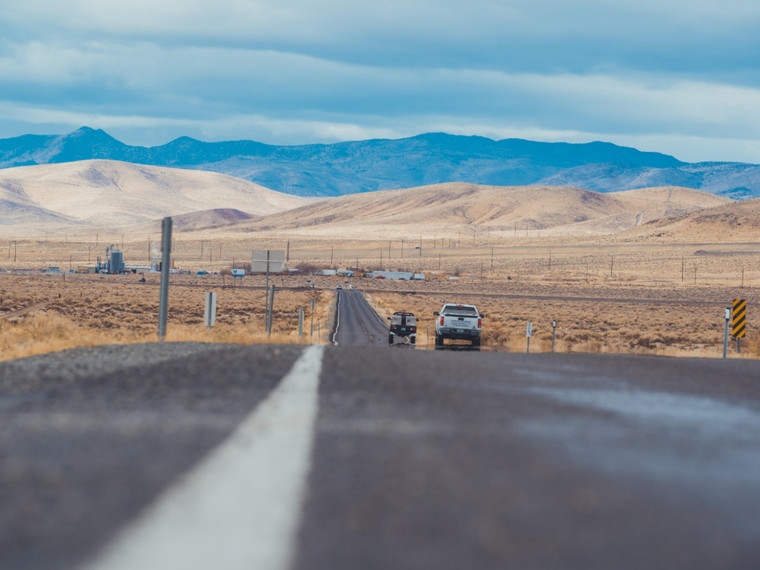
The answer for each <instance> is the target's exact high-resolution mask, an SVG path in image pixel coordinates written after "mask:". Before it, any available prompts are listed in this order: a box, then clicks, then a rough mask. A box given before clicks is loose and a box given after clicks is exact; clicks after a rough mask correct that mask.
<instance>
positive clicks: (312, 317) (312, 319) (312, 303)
mask: <svg viewBox="0 0 760 570" xmlns="http://www.w3.org/2000/svg"><path fill="white" fill-rule="evenodd" d="M313 336H314V299H312V300H311V329H310V330H309V344H311V337H313Z"/></svg>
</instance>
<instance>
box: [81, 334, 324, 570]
mask: <svg viewBox="0 0 760 570" xmlns="http://www.w3.org/2000/svg"><path fill="white" fill-rule="evenodd" d="M323 352H324V348H323V347H322V346H319V345H314V346H310V347H308V348H306V349H305V350H304V352H303V353H302V355H301V357H300V358H299V359H298V360H297V361H296V363H295V364H294V365H293V368H292V369H291V370H290V372H289V373H288V374H287V375H286V376H285V377H284V378H283V379H282V381H281V382H280V384H279V385H278V386H277V388H275V390H274V391H273V392H272V393H271V394H270V395H269V396H268V397H267V399H266V400H265V401H264V402H262V403H261V404H260V405H259V406H258V407H257V408H256V409H255V410H254V411H253V412H252V413H251V414H250V415H249V416H248V417H247V418H246V419H244V420H243V422H241V424H240V426H238V428H237V429H236V430H235V432H234V433H233V434H232V435H231V436H230V437H229V438H228V439H227V440H226V441H225V442H223V443H222V444H221V445H220V446H219V447H217V448H216V449H215V450H214V451H212V452H211V453H210V454H209V455H208V456H207V457H206V458H205V459H204V460H203V461H202V462H201V463H200V464H199V465H198V466H197V467H196V468H195V469H194V470H193V471H192V472H190V473H189V474H187V475H185V476H184V477H183V478H181V479H180V480H179V481H178V482H177V483H176V484H175V485H174V486H173V487H171V488H170V489H168V490H167V491H166V492H165V494H164V495H162V496H161V497H159V499H158V500H157V501H156V503H154V504H153V505H152V506H151V507H150V508H149V509H148V510H147V511H146V512H145V513H144V514H143V515H142V516H141V517H140V518H138V519H137V520H136V521H135V522H134V523H133V524H132V525H130V526H128V527H127V528H126V529H125V530H124V531H123V532H122V533H121V534H120V535H118V536H117V537H116V539H115V540H114V542H112V543H111V544H110V545H109V546H108V547H107V548H106V550H105V551H104V552H103V553H101V555H100V556H98V557H97V558H96V559H95V560H94V561H93V562H91V563H89V564H87V565H85V566H84V570H106V569H108V570H120V569H134V568H163V569H173V568H177V569H180V568H181V569H183V570H193V569H196V568H197V569H204V570H205V569H207V568H225V569H230V570H235V569H238V568H240V569H246V570H248V569H250V568H257V569H261V570H284V569H286V568H288V566H289V564H290V561H291V558H292V556H293V548H294V544H295V535H296V532H297V529H298V524H299V519H300V514H301V507H302V504H303V500H304V496H305V485H306V479H307V475H308V472H309V467H310V461H311V450H312V447H313V442H314V426H315V421H316V416H317V411H318V386H319V376H320V372H321V368H322V356H323Z"/></svg>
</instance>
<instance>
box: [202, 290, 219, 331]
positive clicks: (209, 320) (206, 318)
mask: <svg viewBox="0 0 760 570" xmlns="http://www.w3.org/2000/svg"><path fill="white" fill-rule="evenodd" d="M203 324H204V325H206V327H207V328H209V329H210V328H211V327H213V326H214V325H215V324H216V293H215V292H213V291H207V292H206V306H205V308H204V310H203Z"/></svg>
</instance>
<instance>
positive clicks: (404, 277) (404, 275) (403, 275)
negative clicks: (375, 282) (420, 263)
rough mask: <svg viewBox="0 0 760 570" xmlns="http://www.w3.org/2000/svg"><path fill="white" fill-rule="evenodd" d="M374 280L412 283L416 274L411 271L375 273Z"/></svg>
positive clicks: (373, 273) (373, 274)
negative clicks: (394, 280)
mask: <svg viewBox="0 0 760 570" xmlns="http://www.w3.org/2000/svg"><path fill="white" fill-rule="evenodd" d="M372 278H373V279H396V280H401V281H411V280H412V279H414V273H412V272H411V271H373V272H372Z"/></svg>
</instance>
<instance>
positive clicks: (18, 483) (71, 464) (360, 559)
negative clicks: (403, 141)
mask: <svg viewBox="0 0 760 570" xmlns="http://www.w3.org/2000/svg"><path fill="white" fill-rule="evenodd" d="M348 297H350V296H349V295H346V298H348ZM357 304H358V302H357ZM758 378H760V363H758V362H757V361H751V360H738V359H737V360H731V359H729V360H726V361H723V360H710V359H670V358H656V357H640V356H639V357H634V356H613V355H584V354H564V355H563V354H555V355H552V354H535V355H527V354H502V353H477V352H450V351H443V352H441V351H407V350H391V349H388V348H380V347H372V346H365V347H361V346H342V345H340V344H338V346H325V347H322V346H312V347H300V346H277V345H259V346H241V345H210V344H200V343H177V344H175V343H165V344H163V345H159V344H143V345H132V346H106V347H97V348H91V349H75V350H70V351H65V352H63V353H54V354H49V355H42V356H36V357H31V358H27V359H21V360H16V361H10V362H2V363H0V413H1V414H2V429H0V568H9V569H14V570H27V569H35V570H36V569H50V568H55V569H58V570H69V569H81V570H84V569H86V570H115V569H121V568H161V569H174V568H176V569H182V570H194V569H196V568H197V569H204V570H205V569H208V568H224V569H225V570H235V569H237V568H240V569H246V570H247V569H250V568H256V569H257V570H270V569H271V570H274V569H277V570H285V569H293V570H306V569H309V570H321V569H324V570H355V569H356V568H366V569H386V568H387V569H393V570H397V569H401V570H405V569H415V570H416V569H428V568H436V569H441V570H460V569H462V568H478V569H486V570H488V569H503V568H521V569H522V568H525V569H534V568H535V569H538V568H540V569H548V570H552V569H566V568H582V569H609V568H615V569H616V570H618V569H619V570H627V569H631V570H633V569H636V570H638V569H641V568H668V569H689V570H695V569H708V568H709V569H715V568H720V569H749V568H757V567H760V446H758V441H760V382H758Z"/></svg>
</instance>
